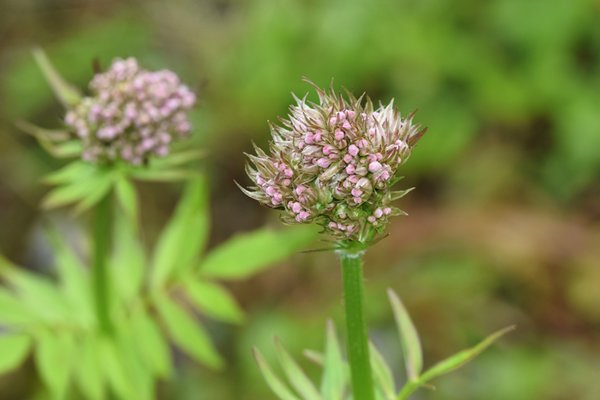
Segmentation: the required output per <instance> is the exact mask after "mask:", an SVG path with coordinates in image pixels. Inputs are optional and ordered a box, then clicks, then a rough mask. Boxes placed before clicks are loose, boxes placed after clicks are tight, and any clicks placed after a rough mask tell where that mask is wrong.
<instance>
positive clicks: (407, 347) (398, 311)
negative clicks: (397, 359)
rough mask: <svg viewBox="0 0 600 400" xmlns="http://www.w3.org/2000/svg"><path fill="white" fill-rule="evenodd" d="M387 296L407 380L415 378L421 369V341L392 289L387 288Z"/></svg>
mask: <svg viewBox="0 0 600 400" xmlns="http://www.w3.org/2000/svg"><path fill="white" fill-rule="evenodd" d="M388 297H389V300H390V303H391V305H392V310H393V311H394V317H395V319H396V325H397V327H398V332H399V335H400V344H401V346H402V353H403V354H404V362H405V365H406V372H407V374H408V379H409V380H416V379H417V378H418V377H419V374H420V373H421V370H422V369H423V354H422V351H421V342H420V341H419V335H418V333H417V330H416V329H415V326H414V325H413V323H412V320H411V319H410V316H409V315H408V312H407V311H406V308H405V307H404V305H403V304H402V302H401V301H400V299H399V298H398V296H397V295H396V293H394V291H393V290H391V289H388Z"/></svg>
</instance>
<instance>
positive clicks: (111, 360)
mask: <svg viewBox="0 0 600 400" xmlns="http://www.w3.org/2000/svg"><path fill="white" fill-rule="evenodd" d="M98 350H99V352H98V354H99V355H100V366H101V367H102V370H103V371H102V372H103V375H104V376H106V378H107V380H108V383H109V384H110V386H111V387H112V389H113V390H114V393H115V394H116V395H118V397H120V398H121V399H135V398H137V396H136V391H135V388H134V386H133V383H132V382H131V379H130V375H129V370H128V369H127V366H126V365H125V364H124V363H123V359H122V357H121V351H120V349H119V348H118V344H117V343H115V342H114V341H113V340H111V339H110V338H108V337H102V338H100V340H99V342H98Z"/></svg>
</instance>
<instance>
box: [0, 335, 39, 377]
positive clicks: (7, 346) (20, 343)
mask: <svg viewBox="0 0 600 400" xmlns="http://www.w3.org/2000/svg"><path fill="white" fill-rule="evenodd" d="M31 344H32V341H31V338H30V337H29V336H28V335H24V334H20V333H8V334H0V354H2V356H1V357H0V375H2V374H5V373H7V372H10V371H12V370H14V369H15V368H17V367H19V366H20V365H21V364H22V363H23V361H24V360H25V358H27V355H28V354H29V351H30V350H31Z"/></svg>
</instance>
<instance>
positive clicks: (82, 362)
mask: <svg viewBox="0 0 600 400" xmlns="http://www.w3.org/2000/svg"><path fill="white" fill-rule="evenodd" d="M79 340H80V344H79V348H78V352H77V368H75V369H74V375H75V377H74V378H75V381H76V382H77V384H78V386H79V388H80V389H81V391H82V392H83V394H84V395H85V396H86V398H88V399H90V400H100V399H104V397H105V396H104V372H103V371H102V368H101V365H100V349H99V344H98V338H97V337H96V336H95V334H94V333H88V334H86V335H81V336H80V337H79Z"/></svg>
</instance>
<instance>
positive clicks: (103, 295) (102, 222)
mask: <svg viewBox="0 0 600 400" xmlns="http://www.w3.org/2000/svg"><path fill="white" fill-rule="evenodd" d="M110 233H111V195H110V192H109V193H108V194H106V195H105V196H104V197H103V198H102V200H100V202H99V203H98V206H97V208H96V215H95V220H94V264H93V269H92V285H93V291H94V302H95V306H96V315H97V318H98V323H99V324H100V329H101V331H102V332H104V333H107V334H109V333H111V332H112V324H111V320H110V302H109V301H110V297H109V285H110V282H109V278H110V277H109V275H108V266H107V263H106V261H107V258H108V252H109V245H110V241H111V240H110V237H111V234H110Z"/></svg>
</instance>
